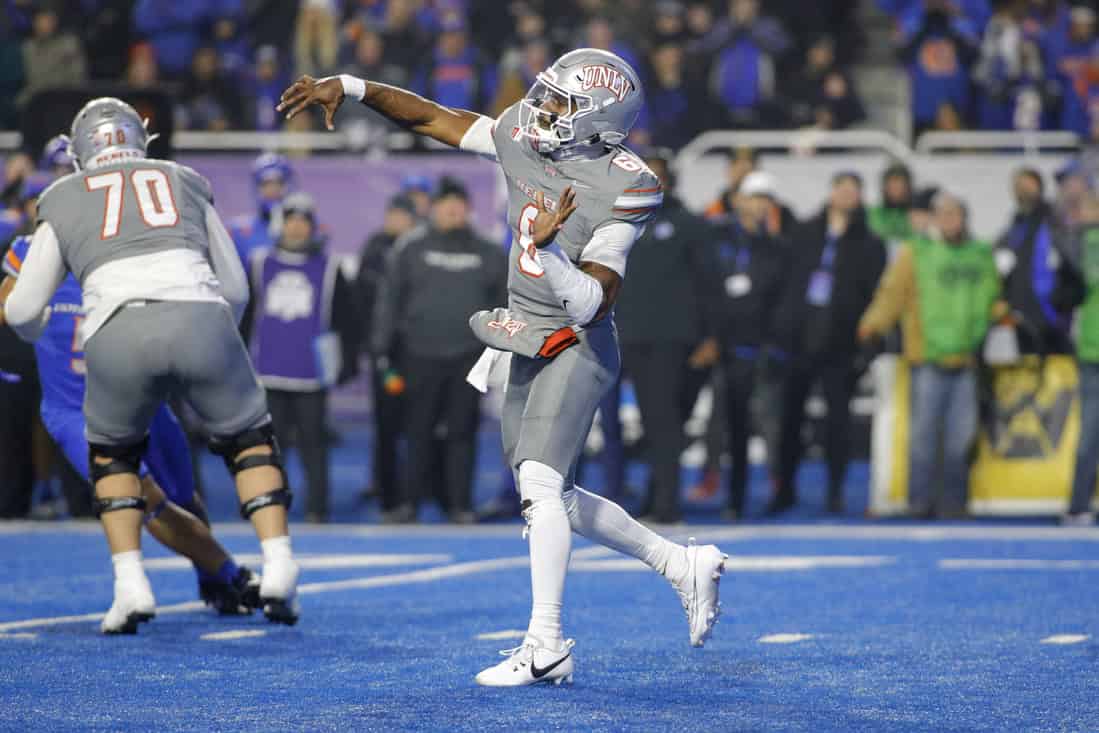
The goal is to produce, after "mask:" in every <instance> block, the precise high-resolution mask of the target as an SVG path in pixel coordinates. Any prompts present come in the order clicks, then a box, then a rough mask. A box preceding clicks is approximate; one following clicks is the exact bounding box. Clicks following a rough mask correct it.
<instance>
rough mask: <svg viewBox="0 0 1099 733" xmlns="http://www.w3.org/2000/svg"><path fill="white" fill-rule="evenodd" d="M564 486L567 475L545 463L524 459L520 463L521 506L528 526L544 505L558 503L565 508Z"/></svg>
mask: <svg viewBox="0 0 1099 733" xmlns="http://www.w3.org/2000/svg"><path fill="white" fill-rule="evenodd" d="M564 487H565V477H564V476H562V475H561V474H559V473H558V472H557V471H555V470H554V469H552V468H550V467H549V466H547V465H546V464H544V463H539V462H537V461H523V462H522V463H521V464H520V465H519V496H520V498H521V499H522V503H521V504H520V508H521V509H522V512H523V519H525V520H526V521H527V525H528V526H529V525H530V523H531V521H532V519H533V518H534V515H535V514H536V513H537V512H538V511H539V510H540V509H541V508H542V507H545V506H548V505H556V506H560V507H561V508H562V510H564V503H563V501H562V500H563V496H562V490H563V489H564Z"/></svg>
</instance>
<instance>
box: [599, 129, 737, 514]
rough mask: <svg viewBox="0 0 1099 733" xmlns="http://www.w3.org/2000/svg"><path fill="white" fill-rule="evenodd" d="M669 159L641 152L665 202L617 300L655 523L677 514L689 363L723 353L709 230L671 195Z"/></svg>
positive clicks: (704, 362)
mask: <svg viewBox="0 0 1099 733" xmlns="http://www.w3.org/2000/svg"><path fill="white" fill-rule="evenodd" d="M671 157H672V153H671V151H669V150H660V149H652V150H649V151H648V152H646V153H645V155H644V158H645V162H646V163H647V164H648V165H649V167H650V168H652V170H653V172H654V173H656V174H657V176H658V177H659V178H660V180H661V183H662V184H663V185H664V190H665V192H666V193H665V195H664V207H663V208H662V209H661V210H660V212H659V213H658V214H657V216H656V218H655V219H654V220H653V221H652V222H651V223H650V224H649V226H648V227H647V228H646V230H645V233H644V234H643V235H642V236H641V238H640V239H638V241H637V242H636V243H635V244H634V246H633V249H632V250H631V252H630V279H629V284H628V285H626V286H625V287H624V288H623V289H622V294H621V296H620V297H619V299H618V303H617V305H616V306H615V318H616V321H617V323H618V328H619V333H620V340H621V344H622V370H623V373H624V374H625V375H626V377H627V378H629V379H630V381H631V382H632V383H633V387H634V391H635V393H636V395H637V406H638V408H639V410H640V411H641V423H642V426H643V428H644V431H645V437H644V443H643V449H642V459H643V460H644V461H645V462H646V463H647V464H648V465H649V468H650V478H649V495H648V500H647V502H646V507H647V509H648V511H647V512H645V513H646V514H647V515H648V516H649V517H650V519H651V520H652V521H654V522H659V523H672V522H678V521H679V520H680V519H681V517H682V515H681V512H680V506H679V496H680V486H679V479H680V467H679V455H680V453H681V452H682V450H683V442H684V441H683V424H684V423H685V422H686V420H687V416H688V411H689V410H690V408H691V405H690V404H687V399H686V397H687V374H688V371H689V368H696V369H697V368H703V367H707V368H708V367H711V366H713V365H714V364H715V363H716V362H717V358H718V356H719V354H720V349H719V347H718V342H717V338H716V337H717V335H718V334H717V313H718V309H717V304H718V301H719V299H720V293H719V291H718V281H717V279H716V277H715V274H716V267H715V264H716V258H715V257H713V255H712V252H713V237H714V230H713V228H712V227H710V226H709V225H708V223H707V222H706V221H705V220H704V219H702V218H701V217H698V216H696V215H694V214H692V213H690V212H689V211H688V210H687V209H686V207H685V206H683V204H682V203H681V202H680V201H679V199H677V198H676V197H675V195H674V194H673V193H671V192H672V191H674V190H675V181H674V180H673V178H672V173H671V170H670V168H669V162H670V160H671ZM704 343H705V344H706V347H705V348H700V344H704Z"/></svg>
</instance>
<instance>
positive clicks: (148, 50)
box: [126, 43, 160, 89]
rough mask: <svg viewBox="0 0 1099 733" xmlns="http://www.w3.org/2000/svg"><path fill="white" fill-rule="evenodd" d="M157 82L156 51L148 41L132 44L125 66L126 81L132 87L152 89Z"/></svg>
mask: <svg viewBox="0 0 1099 733" xmlns="http://www.w3.org/2000/svg"><path fill="white" fill-rule="evenodd" d="M159 82H160V69H159V68H158V67H157V65H156V51H154V50H153V47H152V46H151V45H149V44H148V43H136V44H134V47H133V48H131V49H130V63H129V64H128V65H127V66H126V83H127V84H129V85H130V86H131V87H133V88H134V89H152V88H153V87H156V86H158V84H159Z"/></svg>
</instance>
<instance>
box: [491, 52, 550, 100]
mask: <svg viewBox="0 0 1099 733" xmlns="http://www.w3.org/2000/svg"><path fill="white" fill-rule="evenodd" d="M551 63H553V59H552V58H551V57H550V47H549V44H547V43H546V42H545V41H541V40H535V41H528V42H527V43H526V44H525V45H524V46H523V48H522V52H521V54H520V55H519V57H518V58H517V59H516V60H515V62H514V65H513V66H511V67H509V68H506V69H505V70H504V73H503V74H502V75H501V77H500V86H499V88H498V89H497V90H496V100H495V101H494V102H493V103H492V110H491V113H492V114H493V115H495V116H499V115H500V114H501V113H502V112H503V111H504V110H505V109H507V108H508V107H510V106H511V105H513V104H515V103H516V102H518V101H519V100H520V99H522V98H523V97H524V96H526V93H527V90H529V89H530V88H531V86H532V85H533V84H534V81H535V77H536V76H537V75H538V74H539V73H541V72H542V71H543V70H545V69H546V67H548V66H549V65H550V64H551Z"/></svg>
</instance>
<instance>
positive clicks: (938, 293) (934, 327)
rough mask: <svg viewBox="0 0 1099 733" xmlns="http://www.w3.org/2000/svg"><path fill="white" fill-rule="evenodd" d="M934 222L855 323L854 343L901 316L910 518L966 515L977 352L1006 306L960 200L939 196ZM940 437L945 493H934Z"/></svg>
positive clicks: (903, 252) (901, 254)
mask: <svg viewBox="0 0 1099 733" xmlns="http://www.w3.org/2000/svg"><path fill="white" fill-rule="evenodd" d="M933 206H934V227H933V228H932V229H931V232H930V233H929V234H928V235H927V236H925V237H914V238H912V239H911V240H909V241H908V242H906V243H905V244H903V245H902V246H901V247H900V249H899V250H898V252H897V256H896V257H895V258H894V260H893V262H892V263H891V264H890V266H889V268H888V269H887V270H886V271H885V274H884V275H883V276H882V280H881V283H880V284H879V286H878V290H877V292H876V293H875V295H874V300H873V302H872V303H871V304H870V307H869V308H868V309H867V310H866V313H864V314H863V317H862V319H861V320H860V322H859V328H858V336H859V340H860V341H868V340H870V339H873V338H876V337H880V336H881V335H882V334H884V333H886V332H888V331H889V330H890V329H891V328H892V327H893V326H894V325H895V324H896V322H897V321H898V320H901V323H902V325H901V330H902V335H903V343H904V348H903V352H904V356H905V359H906V360H907V361H908V362H909V364H910V365H911V367H912V371H911V374H912V381H911V391H910V394H911V396H910V398H909V405H910V410H911V417H910V430H909V458H908V500H909V509H910V511H911V512H912V514H913V515H916V516H920V517H932V516H935V515H936V514H937V515H938V516H941V517H944V518H957V517H961V516H964V515H965V513H966V497H967V484H968V476H969V466H968V458H969V447H970V445H971V443H972V442H973V438H974V436H975V435H976V434H977V375H976V363H977V351H978V349H980V347H981V343H982V342H983V340H984V337H985V334H986V333H987V331H988V327H989V325H990V324H991V322H992V321H993V320H994V319H995V318H997V317H998V316H999V315H1000V314H1001V313H1002V312H1003V311H1004V306H1003V304H1002V303H1001V302H1000V300H999V297H1000V279H999V275H998V274H997V272H996V263H995V260H994V259H993V256H992V248H991V247H990V246H989V245H988V244H987V243H985V242H980V241H977V240H974V239H973V238H971V237H970V235H969V231H968V227H967V225H966V219H967V212H966V207H965V204H964V203H963V202H962V201H961V199H959V198H957V197H956V196H953V195H951V194H949V193H945V192H941V193H939V194H938V195H937V196H936V197H935V201H934V204H933ZM940 442H941V443H942V447H943V456H942V489H943V491H942V496H941V498H940V500H939V501H938V502H935V501H934V499H933V488H934V485H935V478H936V471H935V468H936V463H937V458H938V455H937V454H938V447H939V444H940Z"/></svg>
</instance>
